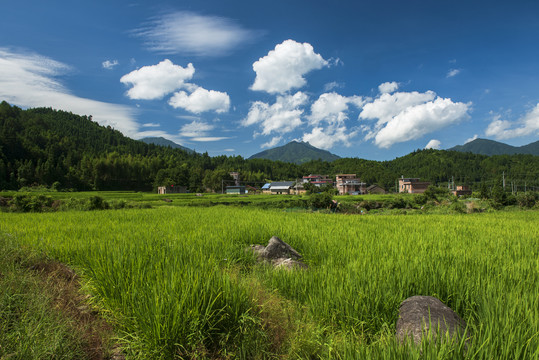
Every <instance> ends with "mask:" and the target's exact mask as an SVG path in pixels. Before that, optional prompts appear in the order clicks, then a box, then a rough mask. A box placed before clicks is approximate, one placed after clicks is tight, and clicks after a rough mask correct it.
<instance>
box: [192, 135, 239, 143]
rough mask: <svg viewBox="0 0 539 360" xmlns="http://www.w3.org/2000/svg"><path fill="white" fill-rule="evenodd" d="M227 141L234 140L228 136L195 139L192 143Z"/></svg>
mask: <svg viewBox="0 0 539 360" xmlns="http://www.w3.org/2000/svg"><path fill="white" fill-rule="evenodd" d="M226 139H232V138H231V137H226V136H201V137H194V138H191V139H190V140H192V141H198V142H211V141H221V140H226Z"/></svg>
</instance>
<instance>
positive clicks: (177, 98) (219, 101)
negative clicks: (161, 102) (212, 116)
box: [168, 87, 230, 114]
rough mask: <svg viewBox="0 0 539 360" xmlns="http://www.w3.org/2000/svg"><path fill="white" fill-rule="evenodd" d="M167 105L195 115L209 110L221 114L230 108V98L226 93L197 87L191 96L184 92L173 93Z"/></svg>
mask: <svg viewBox="0 0 539 360" xmlns="http://www.w3.org/2000/svg"><path fill="white" fill-rule="evenodd" d="M168 103H169V105H170V106H172V107H174V108H182V109H185V110H187V111H190V112H192V113H195V114H200V113H201V112H205V111H211V110H213V111H215V112H217V113H223V112H227V111H228V109H229V108H230V97H229V96H228V94H227V93H226V92H220V91H214V90H206V89H203V88H201V87H199V88H197V89H196V90H195V91H193V92H192V93H191V94H187V93H186V92H185V91H179V92H177V93H175V94H174V95H173V96H172V97H171V98H170V100H169V101H168Z"/></svg>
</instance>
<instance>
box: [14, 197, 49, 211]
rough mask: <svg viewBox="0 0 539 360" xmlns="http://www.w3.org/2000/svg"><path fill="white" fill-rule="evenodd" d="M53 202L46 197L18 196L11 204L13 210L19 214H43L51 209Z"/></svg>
mask: <svg viewBox="0 0 539 360" xmlns="http://www.w3.org/2000/svg"><path fill="white" fill-rule="evenodd" d="M52 203H53V200H52V198H51V197H49V196H45V195H34V196H29V195H21V194H16V195H15V196H14V197H13V200H12V202H11V208H12V210H13V211H17V212H42V211H43V210H46V209H47V208H48V209H50V208H51V205H52Z"/></svg>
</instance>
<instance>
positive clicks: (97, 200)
mask: <svg viewBox="0 0 539 360" xmlns="http://www.w3.org/2000/svg"><path fill="white" fill-rule="evenodd" d="M108 208H109V203H108V202H106V201H105V200H103V198H102V197H100V196H97V195H96V196H91V197H90V198H89V199H88V210H105V209H108Z"/></svg>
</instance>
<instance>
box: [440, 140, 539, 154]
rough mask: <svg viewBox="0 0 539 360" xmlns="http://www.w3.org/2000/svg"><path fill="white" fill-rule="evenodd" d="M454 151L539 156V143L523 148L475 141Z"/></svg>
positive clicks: (493, 142)
mask: <svg viewBox="0 0 539 360" xmlns="http://www.w3.org/2000/svg"><path fill="white" fill-rule="evenodd" d="M448 150H450V151H451V150H452V151H460V152H470V153H473V154H480V155H488V156H491V155H514V154H531V155H539V141H536V142H533V143H531V144H528V145H523V146H511V145H507V144H504V143H501V142H498V141H494V140H488V139H475V140H473V141H470V142H468V143H466V144H464V145H457V146H454V147H452V148H451V149H448Z"/></svg>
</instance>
